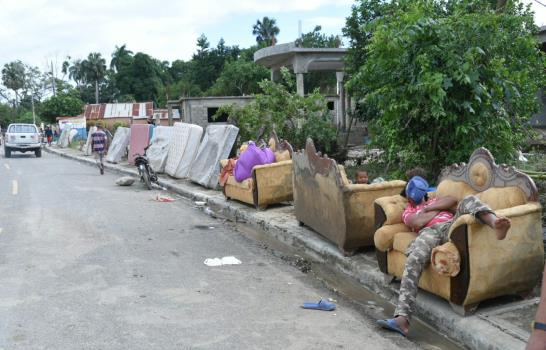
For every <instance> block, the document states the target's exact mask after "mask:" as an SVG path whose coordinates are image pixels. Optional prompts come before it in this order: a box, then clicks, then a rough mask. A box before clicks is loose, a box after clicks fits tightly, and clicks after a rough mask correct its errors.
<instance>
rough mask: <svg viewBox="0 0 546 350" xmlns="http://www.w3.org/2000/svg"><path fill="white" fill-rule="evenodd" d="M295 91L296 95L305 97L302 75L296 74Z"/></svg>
mask: <svg viewBox="0 0 546 350" xmlns="http://www.w3.org/2000/svg"><path fill="white" fill-rule="evenodd" d="M296 91H297V92H298V95H300V96H304V95H305V87H304V85H303V73H296Z"/></svg>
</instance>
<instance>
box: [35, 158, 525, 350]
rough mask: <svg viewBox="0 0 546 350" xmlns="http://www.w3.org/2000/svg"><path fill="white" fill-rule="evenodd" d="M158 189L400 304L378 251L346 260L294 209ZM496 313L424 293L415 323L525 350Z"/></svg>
mask: <svg viewBox="0 0 546 350" xmlns="http://www.w3.org/2000/svg"><path fill="white" fill-rule="evenodd" d="M45 151H46V152H49V153H53V154H57V155H59V156H61V157H64V158H69V159H73V160H76V161H79V162H81V163H84V164H88V165H93V166H95V161H94V160H93V159H90V158H87V157H83V156H77V155H71V154H66V153H65V152H64V151H62V150H59V149H51V148H45ZM105 169H108V170H110V171H112V172H115V173H119V174H124V175H131V176H138V172H137V171H136V169H135V170H133V169H129V168H125V167H123V166H121V165H119V164H110V163H105ZM158 183H159V184H160V185H161V186H162V187H164V188H165V189H167V190H169V191H171V192H174V193H177V194H179V195H181V196H182V197H185V198H188V199H190V200H192V201H203V202H206V203H207V204H206V205H207V206H209V207H211V208H212V209H214V210H215V212H217V213H219V214H220V215H221V216H223V217H226V218H228V219H230V220H233V221H235V222H245V223H246V224H248V225H250V226H251V227H252V228H254V229H257V230H260V231H262V232H264V233H266V234H267V235H268V236H270V237H272V238H274V239H276V240H278V241H280V242H282V243H284V244H286V245H289V246H291V247H293V248H294V249H295V250H297V251H298V252H301V253H302V254H305V255H307V256H309V257H310V258H312V259H314V260H316V261H317V262H320V263H324V264H326V265H328V266H330V267H332V268H333V269H335V270H336V271H339V272H342V273H343V274H345V275H346V276H349V277H350V278H352V279H354V280H356V281H358V282H359V283H360V284H361V285H362V286H364V287H365V288H366V289H368V290H370V291H371V292H373V293H375V294H378V295H379V296H380V297H382V298H383V299H385V300H386V301H388V302H390V303H391V304H395V303H396V301H397V299H398V286H397V285H394V284H388V283H387V282H385V278H384V275H383V273H382V272H380V271H379V268H378V267H377V261H376V258H375V253H374V252H373V251H371V250H370V251H367V252H365V253H362V254H356V255H354V256H352V257H345V256H344V255H343V254H341V253H340V252H339V251H338V250H337V248H336V247H335V246H334V245H333V244H331V243H330V242H328V241H326V240H325V239H323V238H322V237H320V236H319V235H318V234H316V233H315V232H313V231H311V230H309V229H307V228H305V227H300V226H299V225H298V222H297V221H296V220H295V218H294V216H293V210H292V209H291V208H292V206H282V207H272V208H270V209H268V210H267V211H256V210H255V209H254V208H253V207H252V208H251V207H249V206H246V205H244V204H242V203H239V202H235V201H231V200H226V199H225V197H224V195H223V194H222V193H221V192H218V191H215V190H210V189H205V188H203V187H201V186H199V185H196V184H193V183H191V182H189V181H188V180H179V179H170V178H167V179H166V178H160V179H159V181H158ZM524 302H525V301H524ZM506 306H507V304H503V305H500V307H506ZM497 308H498V307H497ZM494 309H495V307H488V308H484V309H483V310H478V312H476V314H474V315H472V316H467V317H461V316H459V315H457V314H455V313H454V312H453V311H452V309H451V307H450V306H449V304H448V303H447V302H446V301H445V300H443V299H441V298H439V297H437V296H435V295H432V294H430V293H427V292H425V291H423V290H420V291H419V293H418V296H417V302H416V305H415V317H417V318H419V319H421V320H423V321H424V322H426V323H427V324H429V325H431V326H432V327H433V328H434V329H435V330H436V331H440V332H441V333H442V334H445V335H446V336H447V337H449V338H451V339H452V340H455V341H456V342H458V343H460V344H462V345H464V346H465V347H467V348H470V349H476V350H482V349H488V350H513V349H524V348H525V345H526V342H527V339H524V337H522V336H521V332H518V331H517V330H512V329H509V328H503V327H500V326H499V325H498V324H496V323H494V322H491V321H489V320H488V314H489V313H491V312H492V311H494Z"/></svg>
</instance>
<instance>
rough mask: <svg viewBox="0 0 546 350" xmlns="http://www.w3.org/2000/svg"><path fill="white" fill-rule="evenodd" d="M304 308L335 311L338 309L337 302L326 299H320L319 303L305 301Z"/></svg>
mask: <svg viewBox="0 0 546 350" xmlns="http://www.w3.org/2000/svg"><path fill="white" fill-rule="evenodd" d="M302 308H304V309H313V310H322V311H333V310H335V309H336V304H334V303H331V302H329V301H327V300H324V299H320V300H319V302H318V303H303V305H302Z"/></svg>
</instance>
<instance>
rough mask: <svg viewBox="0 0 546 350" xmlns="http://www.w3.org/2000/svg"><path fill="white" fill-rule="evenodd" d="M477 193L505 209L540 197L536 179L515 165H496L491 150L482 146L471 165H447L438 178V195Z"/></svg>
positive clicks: (470, 162)
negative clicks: (518, 169)
mask: <svg viewBox="0 0 546 350" xmlns="http://www.w3.org/2000/svg"><path fill="white" fill-rule="evenodd" d="M470 194H474V195H476V196H477V197H478V198H480V199H481V200H482V201H484V202H485V203H487V204H488V205H489V206H490V207H491V209H493V210H497V209H504V208H509V207H514V206H517V205H522V204H525V203H527V202H530V201H537V200H538V191H537V188H536V185H535V183H534V182H533V180H532V179H531V178H530V177H529V176H527V175H525V174H524V173H522V172H519V171H517V170H516V169H515V168H514V167H511V166H507V165H505V164H501V165H497V164H496V163H495V159H494V158H493V156H492V155H491V153H490V152H489V151H488V150H487V149H485V148H483V147H481V148H478V149H477V150H475V151H474V153H472V155H471V156H470V160H469V161H468V164H466V163H460V164H453V165H451V166H449V167H446V168H444V170H442V173H441V175H440V178H439V184H438V189H437V195H438V196H453V197H455V198H456V199H457V200H461V199H463V198H464V197H465V196H467V195H470Z"/></svg>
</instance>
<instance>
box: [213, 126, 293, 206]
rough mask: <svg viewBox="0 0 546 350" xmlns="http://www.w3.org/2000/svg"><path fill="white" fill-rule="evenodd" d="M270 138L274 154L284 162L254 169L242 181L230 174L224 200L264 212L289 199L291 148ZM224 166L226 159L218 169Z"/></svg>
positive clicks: (290, 193)
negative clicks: (245, 204) (243, 204)
mask: <svg viewBox="0 0 546 350" xmlns="http://www.w3.org/2000/svg"><path fill="white" fill-rule="evenodd" d="M272 138H274V147H275V148H274V149H273V150H274V152H275V155H276V156H278V155H279V154H283V155H284V157H283V158H287V159H288V160H281V161H278V162H275V163H271V164H265V165H258V166H255V167H254V168H253V169H252V177H251V178H249V179H246V180H244V181H242V182H237V181H236V180H235V177H234V176H233V175H230V176H229V177H228V179H227V181H226V183H225V185H224V189H223V192H224V195H225V196H226V198H227V199H236V200H238V201H241V202H243V203H247V204H251V205H254V206H255V207H256V209H259V210H265V209H266V208H267V206H269V205H271V204H278V203H282V202H288V201H291V200H292V192H293V191H292V160H291V159H290V157H291V155H292V147H291V146H290V144H289V143H288V142H286V141H282V142H278V140H277V138H276V135H274V136H272ZM226 163H227V160H223V161H222V162H221V165H222V167H223V166H225V164H226Z"/></svg>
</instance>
